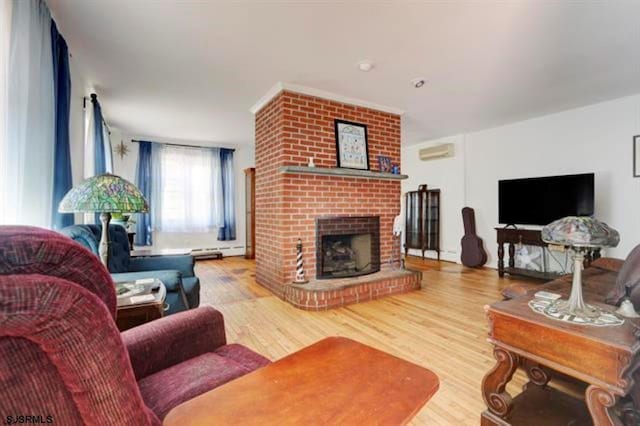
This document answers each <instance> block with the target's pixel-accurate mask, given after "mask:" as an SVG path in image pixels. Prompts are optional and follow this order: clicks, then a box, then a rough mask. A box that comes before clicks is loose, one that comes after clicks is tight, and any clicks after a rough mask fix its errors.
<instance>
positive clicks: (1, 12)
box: [0, 0, 12, 224]
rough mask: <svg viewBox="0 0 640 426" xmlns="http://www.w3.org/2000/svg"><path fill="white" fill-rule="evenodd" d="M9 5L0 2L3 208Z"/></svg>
mask: <svg viewBox="0 0 640 426" xmlns="http://www.w3.org/2000/svg"><path fill="white" fill-rule="evenodd" d="M11 5H12V2H10V1H3V0H0V203H1V205H3V206H5V205H6V204H7V200H8V198H9V197H8V190H9V188H8V186H7V185H6V182H7V176H6V171H7V164H6V161H7V159H6V157H7V149H8V148H9V143H8V139H7V107H8V93H7V92H8V89H9V84H8V79H9V38H10V36H11ZM6 211H7V210H6V209H3V208H0V224H3V223H9V220H8V218H5V212H6Z"/></svg>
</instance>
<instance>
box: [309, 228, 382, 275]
mask: <svg viewBox="0 0 640 426" xmlns="http://www.w3.org/2000/svg"><path fill="white" fill-rule="evenodd" d="M371 260H372V259H371V234H352V235H325V236H323V237H322V271H321V276H323V277H335V278H339V277H353V276H356V275H363V274H369V273H371V271H372V269H373V266H372V264H371Z"/></svg>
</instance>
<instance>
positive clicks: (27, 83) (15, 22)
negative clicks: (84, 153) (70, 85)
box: [0, 0, 55, 227]
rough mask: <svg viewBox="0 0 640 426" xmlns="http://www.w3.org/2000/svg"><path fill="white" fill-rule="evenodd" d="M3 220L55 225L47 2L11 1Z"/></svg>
mask: <svg viewBox="0 0 640 426" xmlns="http://www.w3.org/2000/svg"><path fill="white" fill-rule="evenodd" d="M11 3H12V4H11V7H12V16H11V36H10V41H9V44H10V47H9V49H10V50H9V65H8V80H9V81H8V90H7V99H8V106H9V107H8V109H7V114H6V118H7V121H6V129H7V137H6V145H7V147H6V149H4V150H3V155H2V160H3V164H2V167H1V169H2V174H3V175H2V177H1V179H0V182H1V183H0V185H1V186H2V208H1V209H0V211H2V212H3V217H2V221H3V222H4V223H16V224H28V225H36V226H44V227H48V226H50V225H51V193H52V191H53V158H54V155H53V152H54V143H53V141H54V138H55V124H54V120H55V110H54V88H53V77H52V76H53V58H52V53H51V16H50V14H49V10H48V8H47V6H46V4H45V3H44V2H43V1H42V0H34V1H16V2H11Z"/></svg>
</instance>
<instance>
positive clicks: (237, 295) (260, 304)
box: [196, 257, 524, 425]
mask: <svg viewBox="0 0 640 426" xmlns="http://www.w3.org/2000/svg"><path fill="white" fill-rule="evenodd" d="M407 266H409V267H411V268H413V269H420V270H422V271H424V274H423V282H422V289H421V290H419V291H415V292H411V293H407V294H402V295H398V296H391V297H387V298H383V299H380V300H376V301H372V302H367V303H361V304H355V305H350V306H347V307H343V308H338V309H333V310H330V311H326V312H306V311H302V310H299V309H296V308H294V307H293V306H291V305H289V304H288V303H286V302H283V301H282V300H280V299H279V298H277V297H275V296H273V295H272V294H271V293H270V292H269V291H268V290H267V289H265V288H263V287H261V286H260V285H259V284H257V283H256V281H255V263H254V262H253V261H248V260H245V259H243V258H240V257H230V258H225V259H224V260H209V261H200V262H198V263H197V266H196V269H197V274H198V276H199V277H200V280H201V283H202V284H201V285H202V290H201V298H202V303H203V304H210V305H213V306H214V307H216V308H217V309H218V310H220V311H221V312H222V313H223V314H224V318H225V323H226V331H227V340H228V341H229V342H234V343H241V344H243V345H246V346H248V347H250V348H251V349H253V350H255V351H257V352H259V353H261V354H263V355H265V356H266V357H268V358H270V359H272V360H277V359H279V358H281V357H283V356H285V355H288V354H290V353H292V352H295V351H297V350H299V349H301V348H303V347H305V346H307V345H310V344H312V343H314V342H316V341H318V340H320V339H322V338H324V337H327V336H345V337H349V338H352V339H354V340H358V341H360V342H362V343H365V344H368V345H370V346H373V347H375V348H378V349H380V350H383V351H386V352H388V353H391V354H393V355H396V356H398V357H401V358H404V359H406V360H408V361H411V362H414V363H416V364H418V365H421V366H423V367H426V368H429V369H430V370H432V371H433V372H435V373H436V374H437V375H438V376H439V378H440V390H439V391H438V393H437V394H436V395H435V396H434V397H433V399H432V400H431V401H430V402H429V403H427V405H426V406H425V407H424V408H423V409H422V410H421V411H420V412H419V413H418V415H417V416H416V417H415V418H414V419H413V421H412V423H411V424H414V425H425V424H429V425H478V424H479V421H480V413H481V412H482V411H483V410H484V409H485V406H484V403H483V401H482V396H481V393H480V383H481V381H482V377H483V376H484V374H485V373H486V372H487V371H488V370H489V369H490V368H491V367H492V366H493V364H494V359H493V355H492V348H491V346H490V345H489V343H487V341H486V336H487V322H486V319H485V315H484V310H483V307H484V306H485V305H486V304H490V303H492V302H495V301H497V300H500V299H501V296H500V291H501V289H502V288H504V287H505V286H507V285H509V284H512V283H514V282H516V281H517V280H516V279H509V278H505V279H500V278H498V274H497V273H496V271H495V270H492V269H481V270H472V269H467V268H464V267H462V266H460V265H456V264H452V263H446V262H436V261H431V260H421V259H418V258H409V259H408V260H407ZM354 374H357V372H354ZM523 384H524V377H523V375H521V374H519V373H518V374H517V375H516V377H515V378H514V380H512V382H511V383H510V385H509V387H508V390H509V391H510V392H511V394H512V395H515V394H517V393H518V392H519V391H520V389H521V387H522V385H523Z"/></svg>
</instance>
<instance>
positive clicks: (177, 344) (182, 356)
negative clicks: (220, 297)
mask: <svg viewBox="0 0 640 426" xmlns="http://www.w3.org/2000/svg"><path fill="white" fill-rule="evenodd" d="M121 336H122V341H123V342H124V345H125V347H126V348H127V350H128V352H129V359H130V360H131V366H132V367H133V372H134V373H135V375H136V379H137V380H140V379H141V378H143V377H146V376H148V375H150V374H153V373H157V372H158V371H161V370H164V369H165V368H168V367H171V366H172V365H176V364H179V363H181V362H183V361H186V360H188V359H191V358H194V357H196V356H198V355H202V354H204V353H207V352H213V351H215V350H216V349H217V348H219V347H220V346H224V345H225V344H226V343H227V340H226V337H225V333H224V318H223V317H222V314H221V313H220V312H218V311H216V310H215V309H213V308H212V307H211V306H203V307H200V308H197V309H191V310H189V311H185V312H180V313H177V314H174V315H171V316H168V317H164V318H160V319H157V320H155V321H151V322H148V323H146V324H143V325H140V326H138V327H134V328H131V329H129V330H126V331H123V332H122V333H121Z"/></svg>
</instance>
